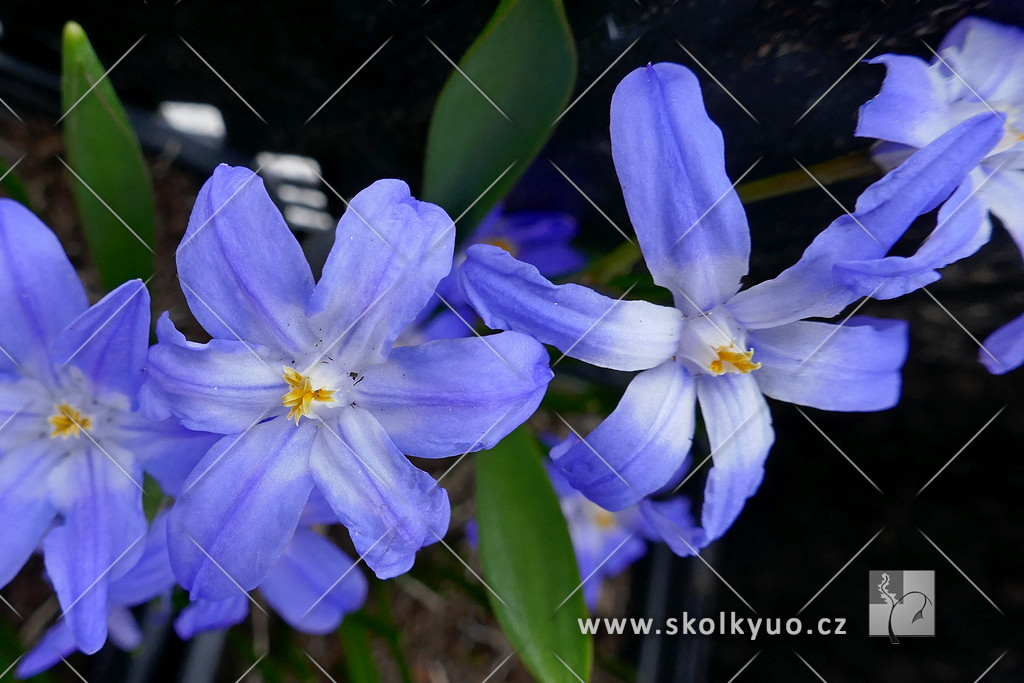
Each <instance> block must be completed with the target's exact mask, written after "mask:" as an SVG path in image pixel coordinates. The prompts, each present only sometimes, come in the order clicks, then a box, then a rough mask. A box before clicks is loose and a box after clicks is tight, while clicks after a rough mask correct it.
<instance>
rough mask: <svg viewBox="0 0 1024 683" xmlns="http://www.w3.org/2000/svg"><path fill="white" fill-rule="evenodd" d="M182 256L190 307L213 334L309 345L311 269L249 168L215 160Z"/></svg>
mask: <svg viewBox="0 0 1024 683" xmlns="http://www.w3.org/2000/svg"><path fill="white" fill-rule="evenodd" d="M177 255H178V277H179V278H180V280H181V289H182V291H183V292H184V293H185V298H186V299H187V300H188V305H189V308H191V309H192V313H193V314H194V315H195V317H196V320H198V321H199V324H201V325H202V326H203V328H204V329H205V330H206V331H207V332H209V333H210V334H211V335H212V336H214V337H216V338H218V339H230V340H237V339H244V340H245V341H249V342H253V343H255V344H262V345H264V346H271V347H278V348H285V349H289V350H291V351H294V352H299V351H303V350H305V349H306V348H308V347H309V346H311V345H312V343H313V342H312V341H311V340H312V335H311V333H310V332H309V329H308V328H307V326H306V315H305V309H306V302H307V301H308V300H309V296H310V294H311V293H312V291H313V275H312V274H311V272H310V270H309V264H308V263H307V262H306V258H305V256H303V254H302V249H301V248H300V247H299V244H298V242H296V240H295V238H294V237H293V236H292V234H291V233H290V232H289V230H288V225H287V224H286V223H285V222H284V218H282V217H281V213H280V212H279V211H278V210H277V207H276V206H274V203H273V202H272V201H271V199H270V197H269V196H268V195H267V191H266V190H265V189H264V187H263V181H262V180H261V179H260V178H259V176H257V175H255V174H254V173H253V172H252V171H250V170H249V169H247V168H232V167H230V166H225V165H223V164H221V165H220V166H218V167H217V169H216V170H215V171H214V172H213V176H212V177H211V178H210V179H209V180H208V181H206V184H205V185H203V189H202V190H200V191H199V196H198V197H197V198H196V203H195V207H194V208H193V209H192V217H191V218H190V219H189V222H188V230H186V231H185V236H184V237H183V238H182V240H181V244H180V245H179V246H178V252H177Z"/></svg>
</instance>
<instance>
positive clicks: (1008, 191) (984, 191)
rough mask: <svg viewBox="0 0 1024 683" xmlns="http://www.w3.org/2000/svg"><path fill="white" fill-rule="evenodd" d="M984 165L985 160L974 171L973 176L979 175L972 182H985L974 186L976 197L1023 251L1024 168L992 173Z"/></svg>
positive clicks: (1023, 251)
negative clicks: (980, 166)
mask: <svg viewBox="0 0 1024 683" xmlns="http://www.w3.org/2000/svg"><path fill="white" fill-rule="evenodd" d="M997 158H998V157H997ZM992 161H994V159H993V160H992ZM988 166H989V164H987V163H986V165H985V166H982V168H981V169H979V170H978V171H976V172H975V175H976V176H980V178H978V179H977V180H976V183H978V184H980V183H981V181H982V180H984V181H985V182H984V184H980V186H978V196H979V197H981V198H982V199H983V200H984V202H985V204H986V205H988V208H989V209H990V210H991V211H992V213H993V214H994V215H995V217H996V218H998V219H999V221H1000V222H1001V223H1002V224H1003V227H1004V228H1006V231H1007V232H1008V233H1010V237H1012V238H1013V241H1014V242H1015V243H1016V244H1017V248H1018V249H1020V251H1021V253H1024V170H1021V169H1019V168H1018V169H1004V170H996V171H994V172H992V171H991V169H990V168H988Z"/></svg>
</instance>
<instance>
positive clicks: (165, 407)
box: [139, 313, 290, 434]
mask: <svg viewBox="0 0 1024 683" xmlns="http://www.w3.org/2000/svg"><path fill="white" fill-rule="evenodd" d="M156 330H157V338H158V339H159V340H160V342H159V343H158V344H157V345H156V346H154V347H153V348H152V349H150V352H149V361H148V366H147V368H146V370H147V377H146V384H145V385H143V387H142V391H141V392H140V394H139V402H140V403H141V406H142V411H143V413H145V414H146V416H147V417H150V418H153V419H165V418H168V417H170V416H171V415H174V416H175V417H176V418H178V419H179V420H181V422H182V424H184V425H185V426H186V427H188V428H189V429H194V430H198V431H207V432H216V433H218V434H236V433H238V432H241V431H243V430H244V429H247V428H248V427H250V426H251V425H253V424H254V423H256V422H258V421H259V420H262V419H265V418H267V417H270V416H272V415H279V414H283V413H284V406H283V404H282V403H281V399H282V397H283V396H284V395H285V394H286V393H288V385H287V384H286V383H285V381H284V378H283V374H282V373H283V368H284V366H285V365H287V364H289V363H290V361H289V360H287V359H285V358H284V357H283V356H281V355H280V354H279V353H278V352H276V351H274V350H272V349H270V348H267V347H265V346H257V345H254V344H246V343H243V342H239V341H227V340H221V339H214V340H212V341H211V342H209V343H207V344H197V343H195V342H190V341H185V337H184V336H183V335H182V334H181V333H180V332H178V331H177V330H176V329H175V328H174V323H172V322H171V320H170V318H169V317H168V316H167V314H166V313H165V314H164V315H162V316H160V320H159V321H158V322H157V328H156Z"/></svg>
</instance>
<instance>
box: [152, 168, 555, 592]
mask: <svg viewBox="0 0 1024 683" xmlns="http://www.w3.org/2000/svg"><path fill="white" fill-rule="evenodd" d="M454 233H455V229H454V226H453V224H452V221H451V219H450V218H449V217H448V216H447V214H445V212H444V211H443V210H441V209H440V208H439V207H437V206H434V205H432V204H428V203H425V202H420V201H417V200H416V199H413V198H412V197H411V196H410V194H409V189H408V187H407V186H406V185H405V183H403V182H401V181H398V180H381V181H378V182H376V183H374V184H373V185H371V186H370V187H369V188H367V189H365V190H363V191H362V192H360V193H359V194H357V195H356V196H355V197H354V198H353V199H352V201H351V202H350V203H349V205H348V209H347V210H346V212H345V214H344V216H342V218H341V221H340V223H339V224H338V231H337V237H336V241H335V244H334V247H333V249H332V251H331V254H330V256H329V258H328V260H327V263H326V265H325V267H324V271H323V276H322V278H321V279H320V281H319V282H318V283H314V282H313V277H312V275H311V274H310V269H309V266H308V264H307V263H306V261H305V259H304V258H303V256H302V252H301V250H300V248H299V245H298V243H297V242H296V241H295V239H294V237H292V235H291V234H290V233H289V231H288V228H287V226H286V225H285V222H284V219H283V218H282V217H281V215H280V213H279V212H278V211H277V209H276V208H275V207H274V205H273V203H272V202H271V200H270V198H269V197H268V195H267V193H266V191H265V190H264V188H263V183H262V181H261V180H260V179H259V178H258V177H257V176H256V175H254V174H253V173H252V172H251V171H249V170H247V169H244V168H229V167H227V166H221V167H219V168H218V169H217V170H216V171H215V173H214V175H213V177H212V178H211V179H210V180H209V181H208V182H207V183H206V184H205V185H204V187H203V189H202V191H201V192H200V195H199V197H198V199H197V200H196V205H195V208H194V210H193V213H192V217H191V220H190V222H189V226H188V230H187V232H186V234H185V236H184V238H183V240H182V242H181V244H180V246H179V247H178V252H177V260H178V274H179V277H180V280H181V285H182V289H183V290H184V292H185V296H186V298H187V299H188V303H189V307H190V308H191V309H192V312H193V314H194V315H195V317H196V319H197V320H198V321H199V322H200V324H201V325H202V326H203V327H204V328H205V329H206V331H207V332H209V333H210V335H211V336H212V337H213V339H212V340H211V341H210V342H209V343H206V344H198V343H194V342H189V341H186V339H185V338H184V336H183V335H181V334H180V333H179V332H178V331H177V330H176V329H175V327H174V325H173V324H172V323H171V321H170V319H169V318H168V317H167V316H166V315H165V316H164V317H163V318H161V320H160V322H159V323H158V325H157V335H158V338H159V343H158V344H157V345H156V346H154V347H153V349H152V350H151V352H150V355H149V369H148V377H149V380H148V382H147V385H146V388H145V390H144V391H145V393H146V396H145V402H144V403H145V407H146V408H147V409H148V410H150V411H151V412H152V414H154V415H156V416H170V415H174V416H175V417H177V418H178V419H179V420H181V422H182V423H183V424H184V425H185V426H187V427H190V428H192V429H201V430H208V431H211V432H216V433H218V434H223V435H225V436H224V438H222V439H221V440H220V441H219V442H218V443H217V444H216V445H215V446H214V447H213V448H212V449H211V450H210V452H209V453H207V455H206V456H205V457H204V459H203V460H202V461H201V462H200V463H199V465H198V466H197V467H196V469H195V470H194V471H193V472H192V474H191V475H190V477H189V479H188V481H187V482H186V484H185V489H184V492H183V493H182V495H181V497H180V498H179V500H178V502H177V504H176V505H175V507H174V509H173V511H172V512H171V520H170V552H171V561H172V563H173V565H174V567H175V571H176V573H177V575H178V578H179V580H180V581H181V583H182V585H183V586H184V587H185V588H186V589H188V590H189V591H190V592H191V594H192V597H193V598H194V599H205V600H220V599H224V598H228V597H234V596H236V595H237V589H238V588H239V587H241V588H243V589H244V590H249V589H251V588H255V587H256V586H257V585H259V584H260V583H261V582H262V581H263V579H264V577H266V576H267V573H268V572H269V571H270V569H271V567H273V566H274V564H275V563H276V562H277V560H278V558H279V557H280V556H281V554H282V553H283V552H284V550H285V548H286V546H287V545H288V542H289V540H290V539H291V537H292V535H293V533H294V532H295V529H296V526H297V524H298V521H299V516H300V513H301V511H302V509H303V506H304V505H305V503H306V500H307V498H309V495H310V491H311V490H312V489H313V487H314V486H315V487H316V488H318V489H319V490H320V491H321V492H322V493H323V495H324V496H325V497H326V498H327V500H328V501H329V502H330V504H331V506H332V507H333V509H334V511H335V514H336V515H337V519H338V520H339V521H340V522H341V523H342V524H344V525H345V526H346V527H347V528H348V530H349V532H350V534H351V536H352V540H353V542H354V544H355V547H356V550H357V551H358V552H359V553H360V555H361V556H362V557H363V558H364V559H365V560H366V562H367V564H368V565H369V566H370V567H371V568H372V569H373V570H374V571H375V572H376V573H377V575H378V576H379V577H381V578H387V577H392V576H395V575H398V574H401V573H403V572H405V571H407V570H408V569H409V567H411V566H412V563H413V560H414V556H415V553H416V551H417V550H418V549H419V548H421V547H422V546H424V545H427V544H429V543H433V542H435V541H437V540H438V539H439V538H440V537H441V536H443V535H444V533H445V531H446V530H447V527H448V520H449V514H450V509H449V504H448V498H447V494H446V493H445V491H444V489H442V488H441V487H440V486H438V485H437V483H436V482H435V481H434V480H433V479H432V478H431V477H430V476H428V475H427V474H426V473H425V472H423V471H421V470H419V469H418V468H416V467H415V466H413V465H412V463H410V462H409V461H408V460H407V459H406V457H405V455H403V454H408V455H412V456H417V457H424V458H441V457H447V456H452V455H459V454H462V453H466V452H469V451H475V450H479V449H482V448H489V447H490V446H492V445H494V444H495V443H496V442H497V441H498V440H500V439H501V438H502V437H504V436H505V435H506V434H507V433H508V432H509V431H511V430H512V429H514V428H515V427H516V426H517V425H519V424H520V423H522V422H523V421H524V420H525V419H526V418H527V417H528V416H529V415H530V414H531V413H532V412H533V411H534V409H535V408H536V407H537V404H538V403H539V401H540V399H541V396H542V395H543V393H544V390H545V388H546V386H547V383H548V381H549V380H550V378H551V371H550V369H549V368H548V358H547V353H546V351H545V350H544V348H543V346H542V345H540V344H539V343H537V342H536V341H535V340H533V339H531V338H529V337H527V336H526V335H523V334H519V333H506V334H499V335H494V336H490V337H487V338H479V337H475V338H470V339H453V340H439V341H434V342H429V343H426V344H422V345H419V346H407V347H401V348H393V346H394V342H395V339H396V338H397V336H398V334H399V333H400V332H401V331H402V330H403V329H404V328H405V327H407V326H408V325H409V323H411V322H412V321H413V320H414V319H415V317H416V315H417V314H418V313H419V312H420V310H421V309H422V308H423V307H424V306H425V305H426V303H427V302H428V301H429V300H430V297H431V295H432V294H433V293H434V288H435V287H436V286H437V283H438V282H439V281H440V280H441V278H442V277H444V276H445V275H446V274H447V273H448V271H449V270H450V269H451V266H452V253H453V240H454Z"/></svg>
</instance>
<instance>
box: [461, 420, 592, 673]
mask: <svg viewBox="0 0 1024 683" xmlns="http://www.w3.org/2000/svg"><path fill="white" fill-rule="evenodd" d="M540 458H541V453H540V448H539V446H538V445H537V442H536V441H535V440H534V438H533V437H532V436H531V435H530V433H529V432H528V431H527V430H526V429H525V428H523V427H520V428H519V429H517V430H516V431H514V432H512V433H511V434H510V435H509V436H508V437H506V438H505V439H504V440H503V441H502V442H501V443H499V444H498V445H497V446H495V447H494V448H492V449H491V450H490V451H488V452H487V453H484V454H482V455H480V456H479V457H478V458H477V460H476V499H477V501H478V505H477V522H478V524H479V528H480V564H481V567H482V568H483V577H484V580H485V581H486V582H487V585H488V586H489V587H490V589H491V590H492V591H493V594H491V595H490V599H491V607H492V608H493V609H494V613H495V614H496V615H497V617H498V621H499V622H501V626H502V628H503V629H504V630H505V633H506V634H507V635H508V638H509V640H510V641H511V642H512V645H513V646H514V647H515V648H516V650H517V651H518V653H519V656H520V657H521V658H522V660H523V662H524V663H525V664H526V666H527V668H529V669H530V671H531V672H532V673H533V675H534V676H536V677H537V679H538V680H540V681H543V682H544V683H549V682H552V681H566V682H568V683H575V682H576V681H577V680H578V679H577V676H578V677H579V678H581V679H583V680H587V679H588V678H589V676H590V666H591V657H592V654H593V642H592V640H591V637H590V636H587V635H584V634H582V633H581V632H580V626H579V621H578V620H579V619H582V618H584V617H586V614H587V612H586V607H585V605H584V602H583V591H581V590H578V588H579V584H580V574H579V569H578V567H577V564H576V556H575V554H574V553H573V549H572V543H571V542H570V540H569V531H568V528H567V527H566V524H565V518H564V517H563V516H562V511H561V508H560V507H559V505H558V498H557V497H556V496H555V492H554V491H553V490H552V488H551V482H550V481H549V480H548V476H547V473H546V472H545V471H544V467H543V465H542V464H541V459H540ZM574 591H575V592H574ZM570 594H572V595H571V597H570ZM563 601H564V602H563ZM559 660H561V661H559ZM570 670H571V671H570Z"/></svg>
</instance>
